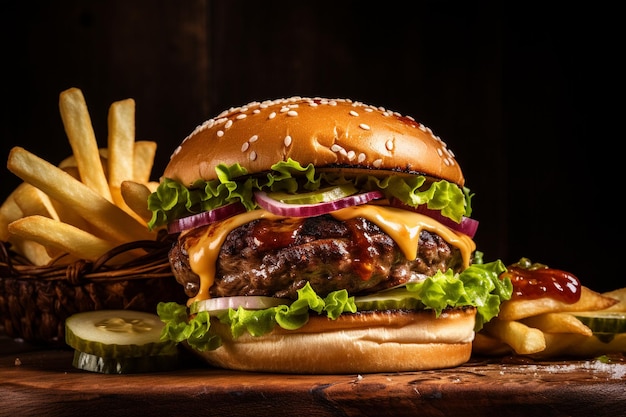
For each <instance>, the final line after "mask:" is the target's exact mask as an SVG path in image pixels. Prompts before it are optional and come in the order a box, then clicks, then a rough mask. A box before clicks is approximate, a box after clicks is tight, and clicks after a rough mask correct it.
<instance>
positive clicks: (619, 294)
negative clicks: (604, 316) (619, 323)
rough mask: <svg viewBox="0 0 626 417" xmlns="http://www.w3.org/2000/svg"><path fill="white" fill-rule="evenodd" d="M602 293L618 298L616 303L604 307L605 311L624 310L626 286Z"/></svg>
mask: <svg viewBox="0 0 626 417" xmlns="http://www.w3.org/2000/svg"><path fill="white" fill-rule="evenodd" d="M602 295H604V296H606V297H611V298H613V299H615V300H618V303H617V304H615V305H612V306H611V307H609V308H607V309H605V310H607V311H626V287H624V288H619V289H617V290H613V291H609V292H605V293H603V294H602Z"/></svg>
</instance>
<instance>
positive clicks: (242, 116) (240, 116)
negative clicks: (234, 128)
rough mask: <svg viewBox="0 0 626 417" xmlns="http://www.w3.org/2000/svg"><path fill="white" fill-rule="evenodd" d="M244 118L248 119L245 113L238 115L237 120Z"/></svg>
mask: <svg viewBox="0 0 626 417" xmlns="http://www.w3.org/2000/svg"><path fill="white" fill-rule="evenodd" d="M246 117H248V115H247V114H245V113H241V114H238V115H237V120H241V119H245V118H246Z"/></svg>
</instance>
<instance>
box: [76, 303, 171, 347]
mask: <svg viewBox="0 0 626 417" xmlns="http://www.w3.org/2000/svg"><path fill="white" fill-rule="evenodd" d="M164 326H165V323H163V322H162V321H161V320H160V319H159V316H157V315H156V314H151V313H145V312H140V311H132V310H97V311H88V312H83V313H78V314H74V315H72V316H70V317H68V318H67V320H66V321H65V342H66V343H67V344H68V345H69V346H71V347H73V348H74V349H76V350H77V351H80V352H83V353H86V354H90V355H94V356H97V357H101V358H138V357H144V356H156V355H173V354H175V353H176V352H177V351H178V350H177V347H176V344H175V343H174V342H172V341H161V340H160V338H161V330H162V329H163V327H164Z"/></svg>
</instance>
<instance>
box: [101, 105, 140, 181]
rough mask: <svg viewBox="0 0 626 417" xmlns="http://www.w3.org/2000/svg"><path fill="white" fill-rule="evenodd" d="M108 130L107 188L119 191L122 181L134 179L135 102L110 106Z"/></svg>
mask: <svg viewBox="0 0 626 417" xmlns="http://www.w3.org/2000/svg"><path fill="white" fill-rule="evenodd" d="M108 128H109V139H108V159H107V162H108V173H109V186H110V187H112V188H118V189H119V188H120V187H121V185H122V181H124V180H127V179H131V178H134V176H133V165H134V153H135V152H134V150H135V149H134V148H135V100H133V99H131V98H129V99H126V100H122V101H116V102H115V103H113V104H111V107H110V108H109V118H108Z"/></svg>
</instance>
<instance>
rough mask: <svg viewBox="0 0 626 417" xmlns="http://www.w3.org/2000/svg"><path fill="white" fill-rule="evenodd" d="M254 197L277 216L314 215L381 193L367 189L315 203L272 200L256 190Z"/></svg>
mask: <svg viewBox="0 0 626 417" xmlns="http://www.w3.org/2000/svg"><path fill="white" fill-rule="evenodd" d="M254 198H255V199H256V202H257V204H258V205H259V206H261V207H263V208H264V209H265V210H267V211H269V212H270V213H273V214H276V215H279V216H285V217H314V216H320V215H322V214H326V213H330V212H332V211H336V210H340V209H343V208H346V207H351V206H356V205H359V204H365V203H368V202H370V201H372V200H377V199H379V198H383V193H382V192H380V191H369V192H366V193H362V194H354V195H350V196H348V197H344V198H340V199H338V200H334V201H328V202H324V203H316V204H288V203H281V202H280V201H278V200H274V199H273V198H271V197H269V196H268V195H267V193H265V192H263V191H256V192H255V193H254Z"/></svg>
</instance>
